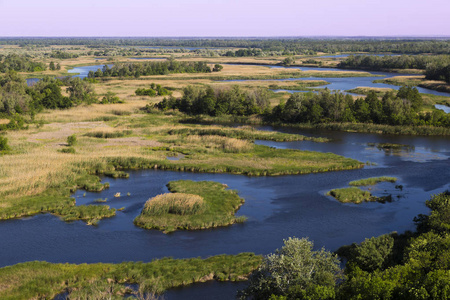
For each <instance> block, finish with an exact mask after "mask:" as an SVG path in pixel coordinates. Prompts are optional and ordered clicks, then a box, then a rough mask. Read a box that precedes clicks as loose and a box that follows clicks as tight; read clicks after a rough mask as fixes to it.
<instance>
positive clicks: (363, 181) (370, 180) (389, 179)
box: [349, 176, 397, 186]
mask: <svg viewBox="0 0 450 300" xmlns="http://www.w3.org/2000/svg"><path fill="white" fill-rule="evenodd" d="M380 182H392V183H394V182H397V178H396V177H388V176H381V177H371V178H365V179H359V180H354V181H350V182H349V185H352V186H365V185H375V184H377V183H380Z"/></svg>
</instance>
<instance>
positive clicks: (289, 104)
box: [266, 86, 450, 127]
mask: <svg viewBox="0 0 450 300" xmlns="http://www.w3.org/2000/svg"><path fill="white" fill-rule="evenodd" d="M422 104H423V100H422V97H421V95H420V93H419V91H418V90H417V89H416V88H411V87H406V86H405V87H401V88H400V89H399V90H398V91H397V92H394V91H392V92H387V93H386V94H385V95H384V96H383V97H382V99H381V100H380V99H379V98H378V96H377V95H376V94H375V92H373V91H371V92H369V94H368V95H367V97H366V98H362V97H361V98H358V99H356V100H355V101H354V100H353V97H352V96H350V95H344V94H342V93H340V92H330V91H329V90H328V89H325V90H323V91H321V92H319V93H318V94H313V93H312V92H309V93H294V94H292V95H291V96H290V97H289V99H288V100H287V101H286V103H283V102H282V103H280V104H279V105H277V106H275V107H274V108H273V110H272V113H271V114H269V115H267V116H266V118H267V120H268V121H271V122H281V123H328V122H358V123H373V124H386V125H433V126H442V127H449V126H450V116H449V115H448V114H445V113H444V112H441V111H436V112H433V113H432V114H422V113H419V111H420V109H421V107H422Z"/></svg>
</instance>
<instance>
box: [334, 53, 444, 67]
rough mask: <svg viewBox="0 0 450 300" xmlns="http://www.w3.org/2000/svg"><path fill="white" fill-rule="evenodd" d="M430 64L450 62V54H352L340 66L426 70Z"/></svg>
mask: <svg viewBox="0 0 450 300" xmlns="http://www.w3.org/2000/svg"><path fill="white" fill-rule="evenodd" d="M430 64H434V65H437V64H445V65H447V64H450V56H449V55H438V56H430V55H401V56H373V55H350V56H349V57H347V58H346V59H345V60H344V61H342V62H341V63H340V64H339V65H338V67H339V68H349V69H367V70H385V69H420V70H425V69H426V68H427V66H428V65H430Z"/></svg>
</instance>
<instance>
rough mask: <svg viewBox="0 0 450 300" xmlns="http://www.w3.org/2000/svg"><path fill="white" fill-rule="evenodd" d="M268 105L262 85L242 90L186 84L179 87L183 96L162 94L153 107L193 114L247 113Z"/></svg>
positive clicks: (244, 114)
mask: <svg viewBox="0 0 450 300" xmlns="http://www.w3.org/2000/svg"><path fill="white" fill-rule="evenodd" d="M268 106H269V96H268V92H267V90H265V89H254V90H248V91H247V90H242V89H241V88H239V86H233V87H232V88H212V87H210V86H208V87H206V88H203V87H198V86H192V85H189V86H187V87H185V88H184V89H183V97H181V98H179V99H176V98H174V97H170V98H168V99H166V98H164V99H163V101H161V102H160V103H158V104H157V105H156V107H158V108H159V109H162V110H167V109H179V110H180V111H182V112H185V113H188V114H192V115H197V114H206V115H210V116H218V115H224V114H228V115H238V116H248V115H252V114H258V113H262V112H263V111H264V110H266V109H267V108H268Z"/></svg>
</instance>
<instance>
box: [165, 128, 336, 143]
mask: <svg viewBox="0 0 450 300" xmlns="http://www.w3.org/2000/svg"><path fill="white" fill-rule="evenodd" d="M168 133H169V134H171V135H182V136H189V135H200V136H203V135H217V136H223V137H229V138H237V139H246V140H266V141H274V142H291V141H313V142H328V141H329V140H328V139H326V138H316V137H307V136H304V135H300V134H289V133H281V132H276V131H262V130H256V129H254V128H252V127H249V126H243V127H238V128H224V127H218V126H215V127H210V128H181V129H172V130H170V131H169V132H168Z"/></svg>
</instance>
